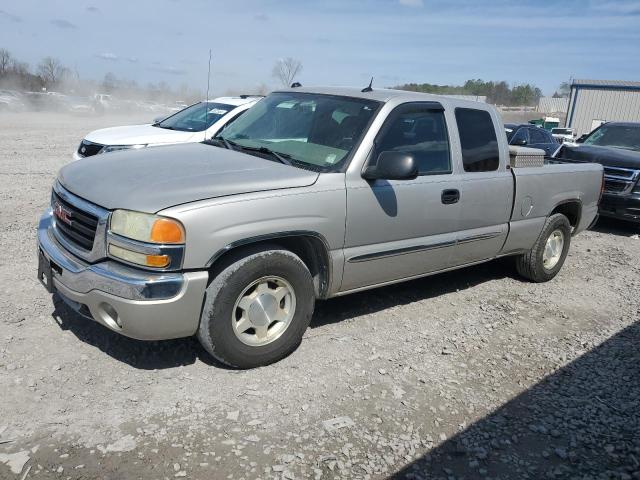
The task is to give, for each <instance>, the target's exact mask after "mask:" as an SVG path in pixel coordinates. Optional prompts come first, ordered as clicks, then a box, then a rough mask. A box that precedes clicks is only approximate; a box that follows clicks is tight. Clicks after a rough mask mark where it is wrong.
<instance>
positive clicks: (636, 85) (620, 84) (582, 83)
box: [571, 79, 640, 90]
mask: <svg viewBox="0 0 640 480" xmlns="http://www.w3.org/2000/svg"><path fill="white" fill-rule="evenodd" d="M571 85H572V86H575V87H604V88H607V87H608V88H628V89H634V90H635V89H640V82H633V81H629V80H593V79H580V80H579V79H575V80H573V81H572V82H571Z"/></svg>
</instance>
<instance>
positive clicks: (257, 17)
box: [253, 13, 269, 22]
mask: <svg viewBox="0 0 640 480" xmlns="http://www.w3.org/2000/svg"><path fill="white" fill-rule="evenodd" d="M253 19H254V20H258V21H259V22H268V21H269V15H267V14H266V13H259V14H257V15H255V16H254V17H253Z"/></svg>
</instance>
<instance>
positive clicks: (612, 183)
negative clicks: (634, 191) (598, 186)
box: [604, 179, 628, 193]
mask: <svg viewBox="0 0 640 480" xmlns="http://www.w3.org/2000/svg"><path fill="white" fill-rule="evenodd" d="M627 187H628V183H627V182H621V181H618V180H609V179H605V181H604V190H605V192H612V193H621V192H624V191H625V190H626V189H627Z"/></svg>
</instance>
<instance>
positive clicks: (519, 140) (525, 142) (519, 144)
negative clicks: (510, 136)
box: [513, 138, 527, 147]
mask: <svg viewBox="0 0 640 480" xmlns="http://www.w3.org/2000/svg"><path fill="white" fill-rule="evenodd" d="M526 144H527V141H526V140H525V139H524V138H520V139H518V140H516V141H515V142H513V145H518V146H521V147H524V146H525V145H526Z"/></svg>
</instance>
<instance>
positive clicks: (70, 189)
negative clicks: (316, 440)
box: [38, 88, 603, 368]
mask: <svg viewBox="0 0 640 480" xmlns="http://www.w3.org/2000/svg"><path fill="white" fill-rule="evenodd" d="M602 178H603V175H602V166H601V165H595V164H579V165H574V164H559V165H544V166H539V167H528V168H513V167H511V165H510V156H509V146H508V145H507V139H506V137H505V135H504V131H503V126H502V122H501V120H500V117H499V116H498V113H497V112H496V110H495V109H494V108H493V107H491V106H489V105H485V104H481V103H475V102H466V101H461V100H455V99H451V98H443V97H437V96H432V95H425V94H418V93H411V92H403V91H393V90H377V89H374V90H370V89H365V90H363V91H361V90H359V89H350V88H295V89H291V90H285V91H278V92H275V93H272V94H271V95H269V96H267V97H266V98H264V99H263V100H261V101H260V102H258V103H257V104H256V105H255V106H254V107H253V108H252V109H250V110H249V111H248V112H247V113H246V114H244V115H243V116H242V117H240V118H239V119H238V120H236V121H235V122H234V123H232V124H231V125H230V126H229V127H227V128H226V129H225V130H223V131H222V132H220V133H218V134H217V136H216V137H214V138H211V139H208V140H207V141H205V142H203V143H196V144H189V145H177V146H168V147H157V148H148V149H144V150H138V151H127V152H118V153H113V154H111V155H107V156H99V157H92V158H87V159H83V160H80V161H77V162H75V163H73V164H70V165H67V166H66V167H64V168H63V169H62V170H61V171H60V173H59V176H58V178H57V180H56V182H55V184H54V186H53V191H52V194H51V208H50V209H49V210H47V212H46V213H45V214H44V216H43V217H42V219H41V221H40V224H39V227H38V243H39V268H38V276H39V278H40V280H41V282H42V283H43V284H44V285H45V287H46V288H47V289H48V290H49V291H51V292H57V293H58V294H59V295H60V296H61V297H62V298H63V299H64V300H65V301H66V302H67V303H68V304H69V305H71V306H72V307H73V308H75V309H76V310H77V311H78V312H80V313H81V314H83V315H85V316H87V317H89V318H92V319H93V320H95V321H97V322H99V323H101V324H103V325H105V326H106V327H107V328H110V329H111V330H114V331H116V332H119V333H122V334H124V335H127V336H130V337H133V338H138V339H145V340H158V339H168V338H177V337H185V336H192V335H197V337H198V338H199V340H200V342H201V343H202V345H203V346H204V348H205V349H206V350H207V351H208V352H210V353H211V355H213V356H214V357H215V358H217V359H218V360H220V361H222V362H224V363H225V364H228V365H231V366H234V367H238V368H250V367H256V366H259V365H265V364H268V363H271V362H274V361H277V360H279V359H281V358H283V357H284V356H286V355H288V354H289V353H291V352H292V351H293V350H295V348H296V347H297V346H298V345H299V343H300V341H301V339H302V336H303V333H304V331H305V330H306V328H307V327H308V325H309V322H310V320H311V316H312V313H313V309H314V303H315V301H316V300H318V299H326V298H331V297H336V296H340V295H345V294H348V293H352V292H357V291H360V290H364V289H368V288H374V287H379V286H382V285H388V284H391V283H394V282H400V281H403V280H409V279H413V278H418V277H422V276H425V275H431V274H434V273H438V272H443V271H446V270H452V269H455V268H461V267H465V266H467V265H472V264H476V263H479V262H485V261H488V260H492V259H495V258H497V257H503V256H507V255H510V256H514V257H515V263H516V267H517V270H518V271H519V272H520V274H521V275H523V276H524V277H526V278H527V279H529V280H532V281H534V282H544V281H547V280H550V279H552V278H553V277H554V276H555V275H556V274H557V273H558V271H559V270H560V268H561V267H562V264H563V262H564V260H565V257H566V255H567V251H568V249H569V243H570V240H571V236H572V235H575V234H577V233H579V232H580V231H582V230H584V229H586V228H587V227H588V226H589V225H590V224H591V223H592V222H593V221H594V219H595V218H596V215H597V210H598V201H599V197H600V192H601V186H602Z"/></svg>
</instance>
